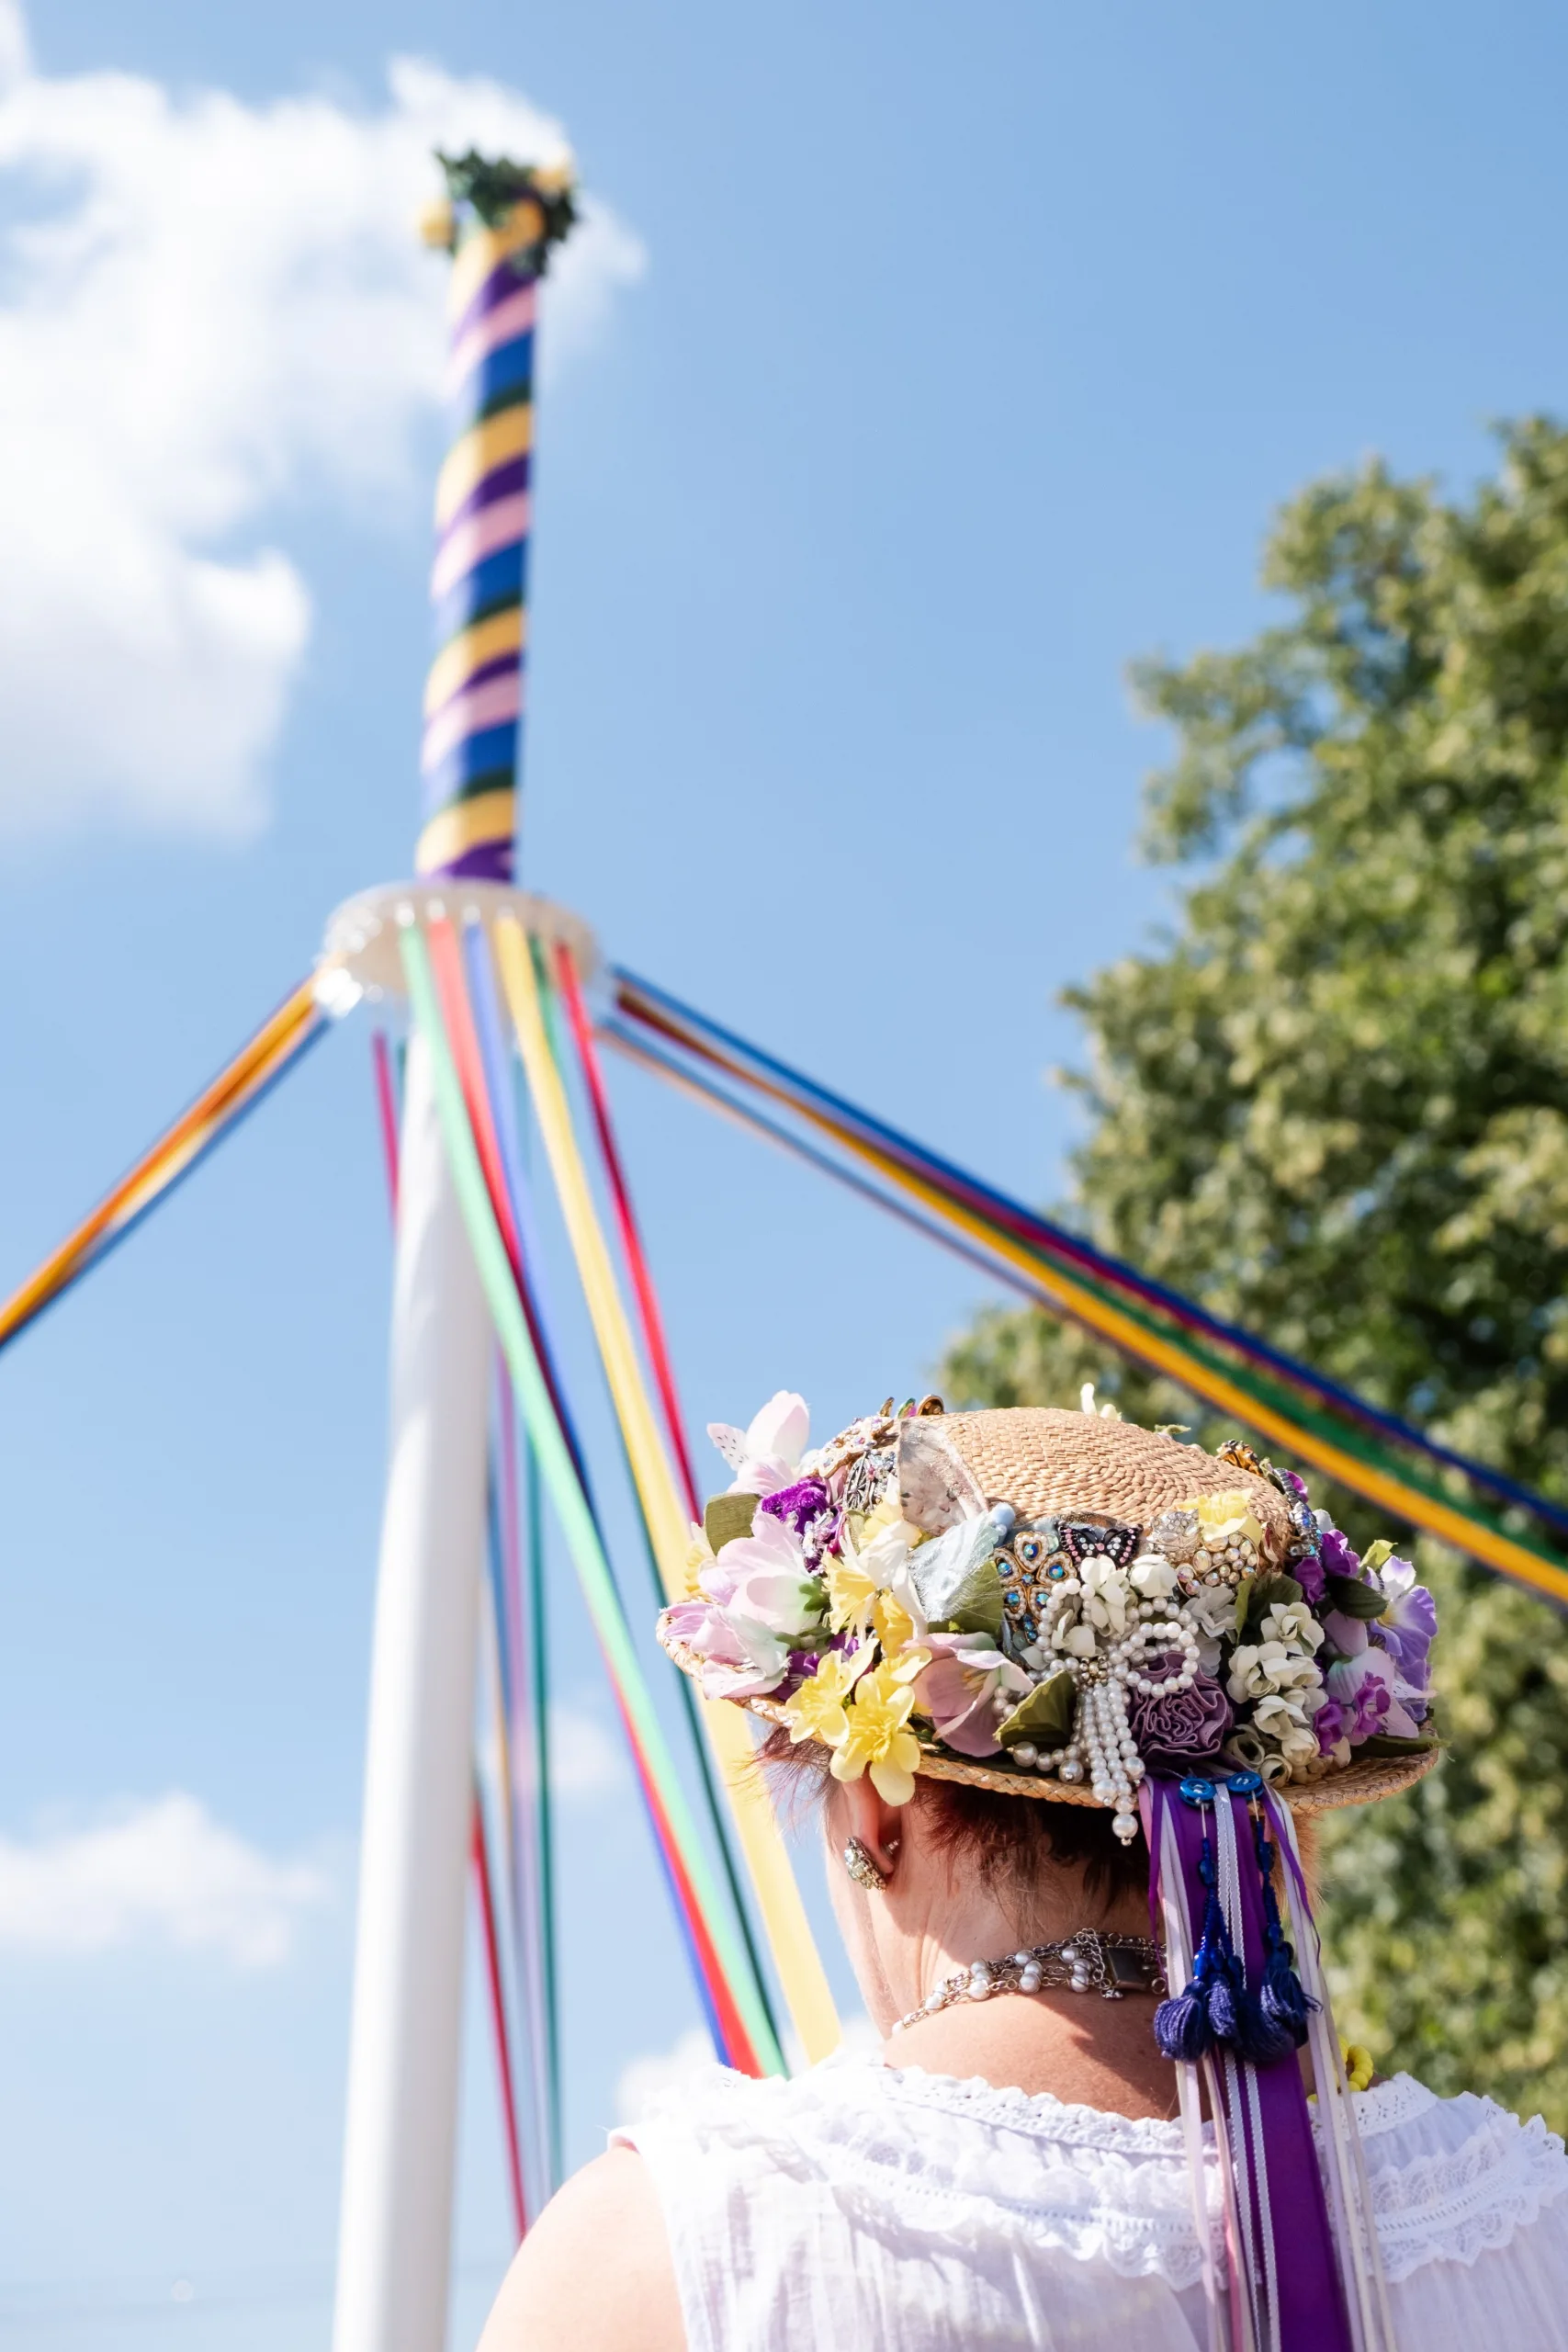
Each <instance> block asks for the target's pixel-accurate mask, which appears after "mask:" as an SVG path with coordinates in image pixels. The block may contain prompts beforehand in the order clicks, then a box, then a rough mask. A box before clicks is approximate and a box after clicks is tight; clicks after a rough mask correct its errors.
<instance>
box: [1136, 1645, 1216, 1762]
mask: <svg viewBox="0 0 1568 2352" xmlns="http://www.w3.org/2000/svg"><path fill="white" fill-rule="evenodd" d="M1180 1670H1181V1659H1180V1657H1179V1655H1178V1654H1177V1652H1176V1651H1175V1650H1168V1651H1166V1652H1165V1653H1163V1654H1162V1655H1161V1656H1160V1657H1153V1658H1150V1659H1149V1661H1148V1663H1147V1665H1146V1666H1145V1668H1144V1672H1145V1674H1146V1675H1147V1676H1148V1677H1149V1679H1150V1680H1151V1681H1163V1680H1164V1679H1166V1678H1167V1677H1168V1676H1169V1675H1173V1674H1179V1672H1180ZM1127 1721H1128V1723H1129V1724H1131V1726H1132V1732H1133V1737H1134V1739H1135V1740H1136V1741H1137V1743H1138V1753H1139V1755H1140V1756H1141V1757H1142V1758H1143V1759H1144V1761H1145V1764H1147V1765H1150V1766H1152V1768H1153V1769H1154V1770H1155V1771H1156V1772H1181V1771H1185V1770H1187V1768H1188V1767H1189V1765H1192V1764H1203V1763H1206V1762H1207V1761H1208V1760H1209V1758H1211V1757H1213V1756H1217V1755H1218V1754H1219V1752H1220V1749H1221V1747H1223V1746H1224V1739H1225V1735H1226V1734H1227V1733H1228V1731H1229V1730H1230V1727H1231V1725H1232V1724H1233V1723H1234V1722H1235V1713H1234V1711H1233V1709H1232V1706H1231V1702H1230V1701H1229V1700H1228V1699H1227V1698H1226V1696H1225V1694H1224V1691H1222V1690H1221V1688H1220V1686H1219V1684H1218V1683H1217V1682H1216V1681H1215V1680H1214V1679H1213V1676H1212V1675H1209V1674H1202V1673H1200V1674H1199V1675H1198V1676H1197V1678H1196V1679H1195V1680H1194V1681H1193V1682H1192V1683H1191V1684H1190V1687H1189V1688H1188V1689H1187V1690H1185V1691H1159V1692H1157V1693H1156V1692H1150V1691H1129V1692H1128V1694H1127Z"/></svg>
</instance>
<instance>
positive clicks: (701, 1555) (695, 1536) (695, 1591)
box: [684, 1520, 713, 1600]
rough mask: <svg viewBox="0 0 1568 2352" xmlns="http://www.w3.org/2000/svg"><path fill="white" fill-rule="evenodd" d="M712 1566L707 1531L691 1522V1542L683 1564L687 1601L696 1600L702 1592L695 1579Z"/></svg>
mask: <svg viewBox="0 0 1568 2352" xmlns="http://www.w3.org/2000/svg"><path fill="white" fill-rule="evenodd" d="M712 1566H713V1545H712V1544H710V1543H709V1542H708V1538H707V1530H706V1528H705V1527H703V1526H701V1525H700V1524H699V1522H698V1521H696V1520H693V1521H692V1540H691V1542H690V1543H689V1544H687V1546H686V1557H685V1562H684V1567H685V1575H686V1598H687V1600H696V1599H697V1598H698V1596H699V1594H700V1593H701V1591H702V1587H701V1585H700V1584H699V1583H698V1582H697V1578H698V1577H700V1576H701V1575H702V1572H703V1570H704V1569H705V1568H711V1567H712Z"/></svg>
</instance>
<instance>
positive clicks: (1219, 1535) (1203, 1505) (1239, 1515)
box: [1189, 1493, 1263, 1550]
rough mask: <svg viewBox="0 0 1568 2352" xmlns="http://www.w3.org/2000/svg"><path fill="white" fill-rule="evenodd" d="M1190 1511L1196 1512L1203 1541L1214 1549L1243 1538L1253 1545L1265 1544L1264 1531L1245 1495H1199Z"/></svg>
mask: <svg viewBox="0 0 1568 2352" xmlns="http://www.w3.org/2000/svg"><path fill="white" fill-rule="evenodd" d="M1189 1508H1190V1510H1195V1511H1196V1512H1197V1514H1198V1525H1199V1528H1200V1529H1201V1532H1202V1537H1203V1541H1204V1543H1205V1544H1207V1545H1208V1546H1209V1547H1210V1549H1211V1550H1213V1549H1214V1548H1215V1547H1217V1546H1218V1545H1220V1544H1234V1543H1236V1542H1239V1541H1241V1540H1242V1539H1245V1540H1246V1541H1247V1543H1248V1544H1261V1543H1262V1541H1263V1530H1262V1528H1261V1527H1260V1526H1259V1525H1258V1521H1257V1520H1256V1519H1255V1518H1254V1516H1253V1510H1252V1505H1251V1503H1250V1502H1249V1501H1248V1500H1247V1497H1246V1495H1245V1494H1241V1493H1232V1494H1228V1495H1200V1496H1199V1497H1198V1498H1197V1500H1196V1501H1195V1502H1194V1503H1192V1504H1190V1506H1189Z"/></svg>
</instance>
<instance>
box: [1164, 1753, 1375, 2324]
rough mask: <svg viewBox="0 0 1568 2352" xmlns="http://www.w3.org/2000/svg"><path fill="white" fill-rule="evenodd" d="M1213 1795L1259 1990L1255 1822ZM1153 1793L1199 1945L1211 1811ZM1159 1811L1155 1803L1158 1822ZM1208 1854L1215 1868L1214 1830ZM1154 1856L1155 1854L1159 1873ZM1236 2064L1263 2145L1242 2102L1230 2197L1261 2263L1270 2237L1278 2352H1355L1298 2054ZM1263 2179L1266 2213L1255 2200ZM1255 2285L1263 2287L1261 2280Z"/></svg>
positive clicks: (1221, 1795) (1167, 1790)
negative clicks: (1166, 1820)
mask: <svg viewBox="0 0 1568 2352" xmlns="http://www.w3.org/2000/svg"><path fill="white" fill-rule="evenodd" d="M1214 1788H1215V1804H1228V1805H1230V1806H1232V1808H1233V1819H1234V1823H1235V1838H1236V1849H1237V1860H1238V1863H1239V1870H1238V1873H1237V1875H1238V1879H1239V1882H1240V1895H1241V1914H1242V1925H1243V1928H1244V1930H1245V1945H1244V1950H1243V1953H1242V1957H1243V1958H1244V1959H1245V1962H1246V1964H1247V1982H1248V1984H1249V1985H1258V1983H1259V1982H1260V1981H1261V1978H1262V1973H1263V1953H1264V1945H1263V1887H1262V1882H1261V1879H1260V1877H1259V1873H1258V1864H1257V1859H1256V1851H1255V1848H1254V1844H1253V1829H1252V1816H1251V1814H1250V1812H1249V1811H1248V1809H1247V1804H1246V1802H1245V1800H1243V1799H1241V1798H1238V1797H1233V1796H1232V1795H1231V1794H1230V1792H1229V1791H1228V1790H1227V1789H1226V1788H1225V1786H1224V1782H1223V1781H1217V1782H1216V1783H1215V1784H1214ZM1155 1794H1156V1799H1157V1800H1159V1801H1161V1802H1162V1803H1163V1804H1164V1805H1165V1806H1166V1807H1168V1810H1169V1813H1170V1817H1171V1826H1172V1828H1173V1830H1174V1831H1175V1833H1176V1843H1177V1850H1178V1852H1179V1855H1180V1857H1181V1871H1182V1877H1183V1879H1184V1881H1185V1883H1186V1887H1187V1908H1188V1913H1189V1916H1190V1918H1191V1920H1192V1924H1193V1933H1194V1936H1196V1935H1197V1934H1198V1933H1199V1932H1200V1931H1201V1930H1200V1923H1201V1919H1202V1916H1203V1908H1204V1905H1205V1903H1206V1901H1207V1889H1206V1888H1205V1887H1204V1885H1203V1883H1202V1880H1201V1878H1200V1877H1199V1875H1198V1862H1199V1858H1200V1856H1201V1853H1202V1850H1203V1829H1204V1814H1205V1812H1207V1811H1208V1810H1210V1809H1209V1808H1207V1807H1200V1806H1197V1805H1190V1804H1187V1803H1186V1802H1185V1800H1183V1799H1182V1798H1180V1797H1179V1796H1178V1795H1177V1793H1176V1791H1175V1789H1174V1788H1173V1787H1172V1786H1171V1785H1170V1784H1169V1783H1168V1782H1164V1783H1161V1782H1156V1784H1155ZM1158 1809H1159V1808H1158V1804H1156V1820H1157V1814H1158ZM1210 1846H1211V1850H1212V1851H1215V1852H1216V1860H1217V1841H1216V1839H1215V1838H1214V1835H1213V1826H1212V1825H1211V1831H1210ZM1157 1856H1158V1848H1157V1847H1156V1869H1157ZM1173 1989H1179V1988H1173ZM1236 2064H1237V2065H1238V2067H1239V2068H1240V2071H1241V2073H1242V2075H1243V2077H1244V2087H1245V2077H1246V2076H1247V2075H1249V2074H1250V2075H1252V2077H1253V2079H1254V2080H1255V2082H1256V2084H1257V2087H1258V2115H1259V2117H1260V2120H1261V2123H1262V2133H1261V2140H1260V2142H1259V2141H1258V2140H1257V2139H1256V2138H1255V2136H1254V2123H1253V2118H1252V2115H1251V2112H1250V2103H1249V2102H1248V2100H1247V2098H1245V2096H1244V2098H1243V2099H1242V2101H1241V2108H1242V2115H1243V2137H1244V2143H1245V2145H1244V2148H1235V2149H1233V2151H1232V2160H1233V2163H1235V2166H1236V2169H1237V2172H1238V2175H1240V2174H1241V2173H1242V2171H1243V2165H1244V2162H1245V2177H1238V2178H1237V2181H1236V2195H1237V2199H1238V2200H1245V2201H1246V2203H1247V2207H1248V2209H1249V2211H1250V2212H1251V2217H1252V2235H1253V2243H1254V2245H1256V2246H1257V2247H1258V2251H1259V2255H1260V2256H1261V2252H1262V2247H1263V2237H1264V2231H1265V2229H1266V2228H1269V2229H1270V2234H1271V2236H1272V2240H1273V2249H1274V2275H1275V2278H1276V2280H1277V2282H1278V2287H1279V2319H1280V2335H1279V2343H1280V2352H1351V2336H1350V2324H1349V2319H1348V2314H1347V2311H1346V2305H1345V2295H1344V2290H1343V2285H1342V2282H1341V2279H1340V2276H1339V2262H1338V2256H1337V2253H1336V2251H1335V2245H1334V2237H1333V2233H1332V2232H1331V2230H1330V2228H1329V2224H1328V2205H1327V2200H1326V2199H1325V2196H1324V2193H1323V2179H1322V2176H1321V2174H1320V2173H1319V2171H1318V2165H1317V2149H1316V2146H1315V2144H1314V2140H1313V2131H1312V2118H1311V2115H1310V2112H1309V2110H1308V2108H1307V2099H1306V2086H1305V2085H1304V2084H1303V2081H1302V2075H1301V2067H1300V2065H1299V2064H1298V2063H1297V2059H1296V2053H1295V2052H1294V2051H1292V2052H1291V2053H1290V2055H1289V2056H1288V2057H1286V2058H1281V2059H1280V2060H1279V2061H1278V2062H1277V2064H1274V2065H1272V2066H1258V2067H1248V2066H1247V2065H1246V2064H1244V2063H1243V2062H1241V2061H1240V2060H1237V2061H1236ZM1265 2180H1267V2184H1268V2204H1267V2207H1265V2205H1264V2202H1263V2198H1262V2194H1261V2191H1262V2185H1263V2182H1264V2181H1265ZM1261 2283H1262V2282H1261V2279H1260V2280H1259V2281H1258V2284H1259V2285H1261Z"/></svg>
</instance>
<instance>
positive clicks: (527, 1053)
mask: <svg viewBox="0 0 1568 2352" xmlns="http://www.w3.org/2000/svg"><path fill="white" fill-rule="evenodd" d="M492 936H493V944H494V950H495V957H496V962H497V964H498V966H499V968H500V972H501V980H502V989H503V991H504V994H505V997H506V1001H507V1005H508V1009H509V1010H510V1012H511V1014H512V1019H513V1027H514V1029H515V1032H516V1036H517V1044H518V1049H519V1051H520V1052H521V1054H522V1057H523V1067H524V1070H525V1073H526V1076H527V1080H528V1088H529V1094H530V1098H531V1100H532V1102H533V1105H534V1110H535V1115H536V1118H537V1119H538V1122H539V1129H540V1133H541V1135H542V1136H543V1138H544V1145H545V1152H546V1156H547V1159H548V1160H549V1163H550V1169H551V1172H552V1175H553V1176H554V1179H555V1184H556V1193H557V1197H558V1201H559V1203H560V1207H561V1215H562V1218H563V1220H564V1222H565V1225H566V1228H567V1233H568V1236H569V1238H570V1242H571V1247H572V1251H573V1254H574V1256H575V1258H576V1261H577V1268H578V1275H579V1279H580V1281H581V1284H582V1289H583V1295H584V1296H585V1298H586V1300H587V1302H588V1310H589V1316H590V1319H591V1320H592V1325H593V1329H594V1334H595V1337H596V1338H597V1340H598V1343H599V1350H600V1354H601V1357H602V1360H603V1362H604V1370H605V1375H606V1377H607V1379H608V1381H609V1385H610V1391H611V1395H612V1397H613V1398H614V1401H615V1411H616V1415H617V1417H618V1419H619V1420H620V1424H621V1430H622V1435H623V1437H624V1438H625V1441H626V1452H627V1455H628V1458H629V1460H630V1464H631V1469H632V1476H633V1480H634V1483H635V1485H636V1487H637V1494H638V1498H639V1500H640V1503H641V1506H642V1510H643V1515H644V1519H645V1521H646V1523H647V1526H648V1531H649V1542H650V1544H651V1545H652V1548H653V1553H654V1556H655V1559H656V1561H657V1563H658V1566H659V1572H660V1580H661V1582H662V1585H663V1590H664V1598H665V1600H683V1599H685V1598H686V1597H687V1592H688V1587H687V1582H686V1555H687V1553H688V1551H689V1549H690V1544H691V1534H690V1527H689V1521H688V1516H687V1513H686V1510H685V1509H684V1507H683V1504H682V1498H681V1496H680V1495H679V1493H678V1492H677V1490H676V1486H675V1481H674V1477H673V1476H672V1475H671V1467H670V1456H669V1453H668V1451H667V1449H666V1447H665V1446H664V1444H663V1443H662V1442H661V1441H660V1433H659V1429H658V1425H657V1423H656V1421H655V1419H654V1414H653V1408H652V1405H651V1403H650V1401H649V1395H648V1391H647V1387H646V1385H645V1384H644V1381H643V1378H642V1374H641V1369H640V1366H639V1365H638V1363H637V1350H636V1347H635V1344H634V1342H633V1340H632V1336H631V1329H630V1326H629V1324H628V1322H627V1320H626V1308H625V1306H624V1305H623V1304H622V1301H621V1297H620V1294H619V1289H618V1286H617V1284H616V1282H615V1272H614V1269H613V1266H612V1264H611V1260H610V1253H609V1250H608V1248H607V1246H606V1244H605V1240H604V1232H603V1230H602V1228H601V1227H600V1224H599V1220H598V1216H597V1213H596V1211H595V1209H594V1205H593V1200H592V1193H591V1191H590V1189H589V1185H588V1182H587V1177H586V1173H585V1171H584V1169H583V1165H582V1159H581V1153H580V1151H579V1149H578V1147H577V1139H576V1136H575V1133H574V1130H573V1126H572V1119H571V1113H570V1106H569V1104H568V1101H567V1096H566V1091H565V1089H564V1087H563V1085H562V1082H561V1075H560V1070H559V1068H558V1063H557V1060H556V1057H555V1054H554V1051H553V1049H552V1046H551V1043H550V1039H549V1035H548V1032H547V1022H546V1017H545V1000H544V997H543V993H542V990H541V988H540V981H539V974H538V972H537V970H536V967H535V962H534V957H533V955H532V952H531V949H530V946H529V943H528V941H527V939H526V938H525V935H524V933H523V930H522V927H521V925H520V924H519V923H518V922H517V921H516V920H515V918H514V917H513V916H512V915H511V914H509V913H506V912H502V914H501V915H499V916H498V917H497V919H496V922H495V925H494V930H493V934H492ZM697 1712H698V1719H699V1721H700V1723H701V1724H702V1728H703V1733H704V1736H705V1738H706V1739H707V1741H708V1743H709V1746H710V1747H711V1748H712V1751H713V1755H714V1759H715V1763H716V1768H717V1772H718V1778H719V1781H720V1785H721V1787H722V1789H723V1791H724V1794H725V1797H726V1800H727V1802H728V1807H729V1813H730V1817H731V1820H732V1822H733V1824H734V1827H735V1832H736V1836H737V1838H738V1841H739V1848H740V1851H741V1853H742V1854H743V1855H744V1857H745V1859H746V1863H747V1867H748V1869H749V1871H750V1877H751V1883H752V1885H753V1887H754V1888H755V1890H756V1894H757V1901H758V1905H759V1907H760V1909H761V1915H762V1918H763V1922H764V1924H765V1926H766V1928H767V1932H768V1937H769V1940H770V1942H771V1944H772V1947H773V1960H774V1964H775V1966H776V1967H777V1969H778V1971H779V1977H780V1982H781V1983H782V1985H783V1986H784V1998H785V2000H786V2002H787V2003H788V2006H789V2010H790V2015H791V2018H793V2020H794V2024H795V2032H796V2034H797V2036H798V2037H799V2040H800V2043H801V2046H802V2048H803V2049H804V2050H805V2052H806V2054H807V2059H808V2060H809V2061H810V2062H811V2063H813V2064H815V2062H816V2061H817V2060H818V2058H823V2057H826V2056H827V2055H828V2054H829V2052H830V2051H832V2050H835V2049H836V2048H837V2047H838V2044H839V2041H840V2030H839V2020H838V2014H837V2011H836V2010H835V2008H834V2006H833V2000H832V1996H831V1994H830V1992H829V1987H828V1981H827V1977H826V1976H825V1974H824V1973H823V1969H822V1962H821V1960H820V1958H819V1956H818V1951H817V1948H816V1945H815V1943H814V1941H813V1939H812V1937H811V1932H810V1928H809V1927H808V1926H807V1919H806V1913H805V1909H804V1906H803V1905H802V1903H801V1900H800V1891H799V1889H798V1887H797V1886H796V1884H795V1875H794V1872H793V1871H792V1870H791V1869H790V1865H789V1858H788V1856H787V1855H786V1853H785V1852H784V1843H783V1840H782V1838H781V1837H780V1835H779V1829H778V1824H777V1821H776V1819H775V1817H774V1815H773V1805H772V1803H771V1801H770V1799H769V1796H768V1792H767V1790H766V1788H765V1786H764V1785H763V1783H762V1781H761V1778H760V1776H759V1774H758V1772H757V1770H756V1765H755V1760H754V1755H753V1750H752V1746H751V1737H750V1730H749V1728H748V1725H747V1723H746V1719H745V1716H744V1714H743V1713H742V1711H741V1710H740V1709H739V1708H736V1707H731V1706H728V1705H726V1704H724V1703H723V1702H711V1701H704V1702H703V1703H702V1705H701V1706H700V1707H699V1709H698V1711H697Z"/></svg>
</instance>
